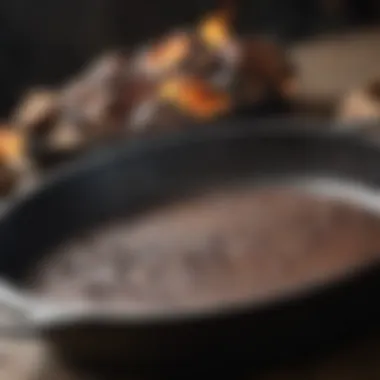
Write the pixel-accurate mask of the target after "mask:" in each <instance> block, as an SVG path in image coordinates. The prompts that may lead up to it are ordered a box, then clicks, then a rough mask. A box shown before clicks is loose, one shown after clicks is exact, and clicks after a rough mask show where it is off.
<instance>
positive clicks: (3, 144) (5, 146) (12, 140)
mask: <svg viewBox="0 0 380 380" xmlns="http://www.w3.org/2000/svg"><path fill="white" fill-rule="evenodd" d="M24 148H25V141H24V138H23V136H22V135H21V134H19V133H17V132H15V131H12V130H10V129H8V128H4V127H0V160H1V161H3V162H7V163H13V162H16V161H18V160H19V159H20V158H21V157H22V156H23V153H24Z"/></svg>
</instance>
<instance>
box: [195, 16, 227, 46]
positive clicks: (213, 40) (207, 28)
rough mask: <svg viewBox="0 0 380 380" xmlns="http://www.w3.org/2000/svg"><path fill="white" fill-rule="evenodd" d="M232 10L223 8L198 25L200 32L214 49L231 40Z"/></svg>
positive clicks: (203, 39)
mask: <svg viewBox="0 0 380 380" xmlns="http://www.w3.org/2000/svg"><path fill="white" fill-rule="evenodd" d="M231 16H232V15H231V12H230V11H229V10H227V9H226V10H221V11H218V12H215V13H213V14H211V15H209V16H207V17H205V18H204V19H203V20H201V22H200V23H199V25H198V34H199V36H200V38H201V40H202V41H204V42H205V43H206V44H207V45H208V46H209V47H210V48H212V49H220V48H222V47H224V46H226V44H227V43H228V42H229V41H230V40H231V37H232V30H231V18H232V17H231Z"/></svg>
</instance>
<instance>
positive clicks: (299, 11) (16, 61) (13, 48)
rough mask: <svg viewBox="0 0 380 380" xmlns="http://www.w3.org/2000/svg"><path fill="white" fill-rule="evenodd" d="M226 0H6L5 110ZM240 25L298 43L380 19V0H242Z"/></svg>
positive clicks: (1, 23)
mask: <svg viewBox="0 0 380 380" xmlns="http://www.w3.org/2000/svg"><path fill="white" fill-rule="evenodd" d="M218 5H220V1H211V0H209V1H205V0H192V1H177V0H161V1H152V0H139V1H137V2H131V1H125V0H65V1H52V0H33V1H31V0H12V1H3V2H1V3H0V38H1V42H0V49H1V53H0V104H1V106H0V112H1V114H2V115H5V114H6V113H7V111H8V110H9V109H10V107H11V106H12V105H14V103H15V101H16V99H17V98H18V96H19V95H20V93H21V92H22V91H23V90H24V89H25V88H28V87H30V86H32V85H34V84H45V83H49V84H50V83H60V82H61V81H63V80H64V79H66V78H67V77H68V76H69V75H70V74H72V73H73V72H75V71H76V70H78V69H79V68H80V67H81V66H82V65H83V64H84V63H85V62H86V61H87V60H88V59H90V58H92V57H94V56H96V55H97V54H99V53H100V52H101V51H103V50H104V49H107V48H110V47H115V46H120V45H123V46H124V45H136V44H138V43H139V42H141V41H145V40H146V39H149V38H151V37H153V36H157V35H159V34H161V33H163V32H165V31H167V30H168V29H170V28H172V27H173V26H175V25H182V24H184V23H188V22H189V23H190V22H192V21H194V20H196V19H198V18H199V16H200V15H201V14H204V13H205V11H207V10H211V9H214V8H215V7H216V6H218ZM238 9H239V13H238V21H237V25H238V27H239V29H240V30H241V31H243V32H254V31H259V32H264V33H266V34H269V35H272V36H274V37H277V38H278V39H279V40H280V41H283V42H286V43H290V44H294V43H297V42H299V41H302V40H305V39H308V38H312V37H315V36H316V35H319V34H326V33H332V32H338V31H344V30H351V29H352V28H353V27H355V28H356V27H362V26H364V25H365V26H367V27H368V26H371V25H376V24H377V23H378V22H379V21H380V2H379V1H377V0H282V1H275V0H243V1H240V2H239V3H238Z"/></svg>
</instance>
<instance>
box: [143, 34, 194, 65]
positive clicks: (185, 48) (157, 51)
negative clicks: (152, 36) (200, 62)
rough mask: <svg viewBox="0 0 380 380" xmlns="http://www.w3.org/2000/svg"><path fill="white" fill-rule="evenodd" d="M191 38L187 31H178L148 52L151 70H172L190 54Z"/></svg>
mask: <svg viewBox="0 0 380 380" xmlns="http://www.w3.org/2000/svg"><path fill="white" fill-rule="evenodd" d="M189 51H190V39H189V36H188V35H186V34H185V33H176V34H174V35H172V36H170V37H168V38H167V39H165V40H164V41H163V42H161V43H159V44H158V46H156V47H155V48H153V50H152V51H151V52H149V53H148V59H147V66H148V69H150V70H154V71H156V70H158V71H163V70H170V69H171V68H173V67H175V66H176V65H177V64H178V63H179V62H181V61H182V60H183V59H185V57H186V56H187V55H188V54H189Z"/></svg>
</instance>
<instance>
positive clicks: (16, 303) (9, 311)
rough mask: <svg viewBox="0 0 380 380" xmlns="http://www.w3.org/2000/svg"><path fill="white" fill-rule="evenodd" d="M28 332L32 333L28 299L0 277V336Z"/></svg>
mask: <svg viewBox="0 0 380 380" xmlns="http://www.w3.org/2000/svg"><path fill="white" fill-rule="evenodd" d="M30 333H34V327H33V322H32V318H31V303H30V301H29V300H28V299H27V297H24V296H22V295H21V293H19V292H18V291H17V290H16V289H15V288H14V287H13V286H11V285H9V284H8V283H7V282H6V281H5V280H3V279H0V336H7V335H11V336H14V335H20V334H21V335H22V336H24V335H25V334H27V335H29V334H30Z"/></svg>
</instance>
